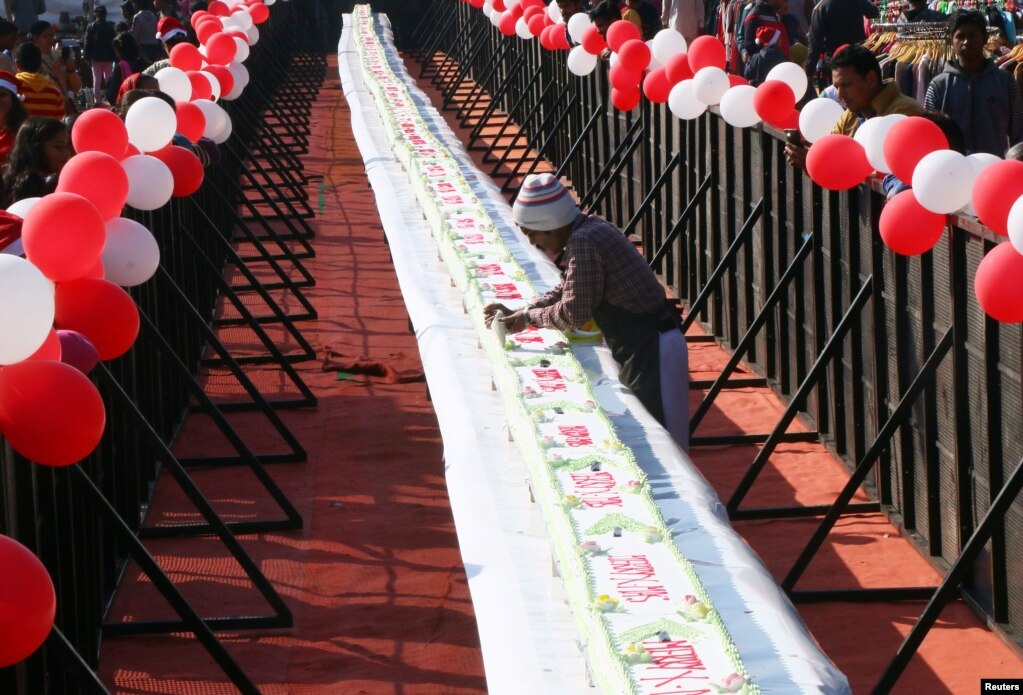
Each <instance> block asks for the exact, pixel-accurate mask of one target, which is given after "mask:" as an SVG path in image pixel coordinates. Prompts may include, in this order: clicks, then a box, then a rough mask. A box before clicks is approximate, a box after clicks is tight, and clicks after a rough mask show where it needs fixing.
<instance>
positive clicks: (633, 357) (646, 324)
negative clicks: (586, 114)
mask: <svg viewBox="0 0 1023 695" xmlns="http://www.w3.org/2000/svg"><path fill="white" fill-rule="evenodd" d="M512 217H513V219H514V220H515V223H516V224H517V225H518V226H519V228H520V229H521V230H522V233H523V234H525V235H526V237H527V238H528V239H529V242H530V243H531V244H533V245H534V246H536V247H537V248H539V249H540V250H541V251H544V252H545V253H546V254H548V255H549V256H550V257H551V258H554V259H555V261H554V262H555V263H556V264H557V266H558V268H560V269H561V273H562V280H561V282H560V283H558V285H557V286H556V287H554V288H553V289H552V290H550V291H549V292H547V293H546V294H544V295H543V296H541V297H538V298H537V299H536V300H535V301H533V302H532V303H531V304H529V305H527V306H525V307H523V308H521V309H519V310H517V311H512V310H511V309H508V308H507V307H505V306H504V305H503V304H490V305H488V306H486V307H485V308H484V310H483V312H484V315H485V316H486V324H487V326H490V325H491V324H492V323H493V321H494V318H495V316H496V314H497V312H498V311H500V312H501V313H502V315H503V316H502V317H501V319H500V320H501V321H502V322H503V323H504V326H505V328H506V330H507V331H508V332H509V333H518V332H519V331H522V330H525V329H526V328H527V327H529V326H537V327H540V328H556V329H558V330H562V331H570V330H573V329H575V328H578V327H579V326H582V325H583V324H585V323H586V322H587V321H589V320H591V319H592V320H594V321H596V323H597V325H598V326H600V329H601V331H603V333H604V339H605V340H606V341H607V345H608V347H609V348H610V349H611V355H612V356H613V357H614V358H615V361H617V362H618V364H619V365H620V366H621V372H620V379H621V382H622V383H623V384H624V385H625V386H627V387H629V389H631V390H632V392H633V393H634V394H636V397H637V398H639V400H640V402H642V403H643V405H644V406H645V407H646V409H647V410H648V411H650V414H651V415H653V416H654V417H655V418H657V420H658V422H660V423H661V424H662V425H664V426H665V428H666V429H667V430H668V432H669V433H670V434H671V436H672V438H674V440H675V441H676V442H677V443H678V444H679V446H681V447H682V448H683V449H687V448H688V442H689V402H688V401H689V366H688V353H687V349H686V342H685V338H684V337H683V335H682V331H681V330H680V323H679V316H678V311H677V309H676V308H675V307H674V306H673V305H672V304H671V303H670V302H669V301H668V300H667V299H666V297H665V293H664V288H663V287H662V286H661V284H660V283H659V282H658V281H657V277H656V276H655V275H654V273H653V271H652V270H651V269H650V266H648V265H647V263H646V261H645V260H644V258H643V256H642V255H641V254H639V253H638V252H637V251H636V249H635V248H634V247H633V246H632V244H631V243H630V242H629V240H628V239H627V238H626V237H625V235H624V234H622V232H621V231H619V230H618V229H617V228H615V227H614V225H612V224H610V223H609V222H607V221H606V220H603V219H601V218H599V217H596V216H593V215H584V214H582V213H581V212H580V211H579V207H578V205H576V203H575V201H574V200H573V199H572V196H571V195H569V192H568V190H567V189H566V188H565V187H564V186H563V185H562V184H561V182H560V181H558V179H556V178H554V177H553V176H551V175H550V174H539V175H537V176H531V177H529V178H527V179H526V182H525V184H524V185H523V187H522V190H521V191H520V192H519V195H518V198H516V200H515V204H514V206H512Z"/></svg>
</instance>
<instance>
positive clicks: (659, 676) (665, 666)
mask: <svg viewBox="0 0 1023 695" xmlns="http://www.w3.org/2000/svg"><path fill="white" fill-rule="evenodd" d="M643 648H644V649H646V651H647V654H649V655H650V659H651V663H650V664H649V665H648V666H646V667H645V668H644V669H643V673H642V675H641V676H640V679H639V680H640V682H642V683H651V684H652V685H651V687H652V688H653V690H651V694H652V695H669V694H670V695H710V693H712V692H713V691H712V690H710V689H709V688H704V687H701V685H702V684H699V683H693V682H692V681H705V682H706V681H708V680H709V679H710V677H709V676H708V675H707V667H706V666H704V665H703V662H702V661H701V660H700V657H699V655H698V654H697V653H696V648H695V647H694V646H693V645H692V643H691V642H689V641H688V640H684V639H683V640H677V641H674V642H644V643H643Z"/></svg>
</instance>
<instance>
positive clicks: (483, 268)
mask: <svg viewBox="0 0 1023 695" xmlns="http://www.w3.org/2000/svg"><path fill="white" fill-rule="evenodd" d="M476 272H478V273H479V274H480V275H503V274H504V269H503V268H501V266H500V265H499V264H497V263H480V264H479V265H478V266H476Z"/></svg>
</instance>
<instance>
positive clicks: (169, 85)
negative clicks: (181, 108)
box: [156, 66, 192, 101]
mask: <svg viewBox="0 0 1023 695" xmlns="http://www.w3.org/2000/svg"><path fill="white" fill-rule="evenodd" d="M156 81H157V82H159V83H160V91H161V92H163V93H164V94H166V95H167V96H169V97H170V98H171V99H173V100H174V101H191V100H192V82H191V81H190V80H189V79H188V75H186V74H185V71H184V70H181V69H179V68H176V67H173V66H168V67H165V68H162V69H161V70H160V71H159V72H157V73H156Z"/></svg>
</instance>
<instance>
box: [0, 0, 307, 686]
mask: <svg viewBox="0 0 1023 695" xmlns="http://www.w3.org/2000/svg"><path fill="white" fill-rule="evenodd" d="M307 4H308V3H304V2H301V3H278V5H277V6H275V7H274V8H273V10H272V12H271V19H270V21H269V22H267V23H266V24H263V25H261V26H260V41H259V43H258V44H256V45H255V46H254V47H253V48H252V54H251V56H250V59H249V60H248V61H246V67H247V68H248V69H249V74H250V78H251V81H250V83H249V86H248V87H247V88H246V90H245V91H244V92H243V94H242V96H241V97H240V98H239V99H238V100H236V101H234V102H229V103H228V106H227V110H228V112H229V114H230V115H231V118H232V123H233V134H232V137H231V139H230V140H229V141H228V142H226V143H224V144H223V145H222V146H221V147H220V151H221V155H222V157H221V161H220V162H218V163H215V164H213V165H211V166H210V167H208V168H207V169H206V174H205V180H204V183H203V186H202V188H201V189H200V190H199V191H198V192H197V193H196V194H195V195H193V196H190V197H189V198H186V199H174V200H172V201H171V203H170V204H169V205H167V206H165V207H164V208H162V209H160V210H159V211H156V212H154V213H133V214H132V216H133V217H135V218H136V219H137V220H138V221H140V222H141V223H143V224H144V225H146V226H147V227H148V228H149V229H151V230H152V231H153V233H154V235H155V237H156V238H157V240H158V242H159V243H160V247H161V264H160V269H159V271H158V272H157V275H156V276H155V277H154V278H153V279H152V280H151V281H149V282H148V283H146V284H145V285H143V286H141V287H138V288H134V289H132V291H131V293H132V295H133V297H134V298H135V299H136V301H137V303H138V306H139V312H140V317H141V330H140V333H139V338H138V340H137V342H136V344H135V346H134V347H133V348H132V350H131V351H129V352H128V354H126V355H125V356H123V357H121V358H119V359H117V360H114V361H112V362H108V363H104V364H101V365H99V366H98V367H97V369H96V370H95V371H94V373H93V378H94V379H95V381H96V383H97V385H98V387H99V389H100V392H101V394H102V395H103V399H104V403H105V405H106V409H107V423H106V431H105V433H104V436H103V439H102V441H101V443H100V445H99V447H98V448H97V450H96V451H95V452H94V453H93V454H92V455H91V456H89V457H88V459H86V460H85V461H83V462H82V463H80V464H78V465H76V466H71V467H68V468H61V469H53V468H47V467H44V466H38V465H36V464H33V463H31V462H29V461H26V460H24V459H23V458H21V457H20V456H18V455H16V454H15V453H14V452H13V451H12V450H11V449H10V447H7V446H5V447H4V448H3V450H2V451H0V533H3V534H5V535H9V536H12V537H13V538H15V539H17V540H19V541H20V542H21V543H23V544H24V545H26V546H28V547H29V548H30V549H31V550H33V551H34V552H35V553H36V554H37V555H38V556H39V557H40V559H41V560H42V561H43V563H44V564H45V565H46V567H47V569H48V570H49V572H50V574H51V576H52V578H53V581H54V585H55V587H56V590H57V606H58V609H57V620H56V627H55V629H54V631H53V633H52V634H51V636H50V638H49V639H48V640H47V642H46V643H45V645H44V646H43V647H42V648H41V649H40V650H38V651H37V652H36V653H35V654H34V655H33V656H32V657H30V658H29V659H27V660H26V661H24V662H22V663H21V664H18V665H16V666H13V667H10V668H6V669H0V692H3V693H5V694H6V693H11V694H12V695H42V694H44V693H47V694H48V693H105V692H107V691H106V689H105V687H104V686H103V684H102V683H100V681H99V679H98V678H97V677H96V674H95V668H96V666H97V662H98V657H99V651H100V642H101V639H102V638H103V636H104V635H106V636H116V635H124V634H155V633H165V632H192V633H194V634H195V635H196V637H197V639H198V640H199V642H200V643H201V644H202V645H203V646H204V648H205V649H206V650H207V651H208V653H209V654H210V655H211V656H212V657H213V659H214V660H215V661H216V662H217V663H218V664H219V665H220V667H221V668H222V669H223V671H224V672H225V674H226V675H227V677H228V678H229V680H230V681H231V682H232V683H233V684H234V685H235V687H237V688H238V690H239V691H241V692H245V693H257V692H258V690H257V688H256V686H255V685H254V684H253V683H252V682H251V681H250V680H249V678H248V676H247V675H246V674H245V673H244V671H243V670H242V669H241V668H240V667H239V666H238V664H237V663H236V662H235V661H234V659H233V658H232V657H231V655H230V653H229V652H228V651H227V650H226V649H225V648H224V646H223V645H222V644H221V643H220V641H219V639H218V638H217V637H216V635H215V632H216V631H219V630H232V631H237V630H246V629H268V628H281V627H289V626H290V625H291V613H290V610H289V609H288V607H287V606H286V605H285V603H284V601H283V600H282V599H281V597H280V595H279V594H278V593H277V592H276V590H275V589H274V588H273V586H272V585H271V584H270V583H269V581H268V580H267V578H266V577H265V576H264V575H263V574H262V572H261V570H260V569H259V568H258V566H257V565H256V563H255V562H253V560H252V559H251V558H250V557H249V556H248V554H247V553H246V551H245V549H244V547H243V546H242V544H241V543H239V541H238V539H237V538H236V537H235V535H234V534H235V533H256V532H264V531H269V530H288V529H298V528H301V525H302V518H301V516H300V515H299V513H298V511H297V510H296V509H295V508H294V506H293V505H292V504H291V502H290V501H289V500H288V499H287V497H286V496H285V495H284V494H283V492H282V491H281V489H280V488H279V487H278V486H277V485H276V483H275V482H274V480H273V477H272V475H271V472H270V471H268V469H266V468H265V467H264V464H267V463H277V462H301V461H303V460H305V451H304V450H303V449H302V447H301V444H300V443H299V442H298V440H297V439H296V438H295V437H294V436H293V435H292V433H291V432H290V431H289V429H288V428H287V426H286V425H285V424H284V422H283V421H282V420H281V419H280V417H279V415H278V414H277V412H276V408H280V407H295V406H312V405H315V403H316V399H315V397H314V396H313V394H312V393H311V391H310V390H309V389H308V387H306V385H305V384H304V383H303V381H302V379H301V377H300V376H299V375H298V373H297V372H296V371H295V370H294V368H293V366H292V364H293V363H294V362H297V361H301V360H305V359H312V358H313V357H315V355H314V353H313V351H312V348H311V347H310V346H309V344H308V342H306V341H305V339H304V338H303V337H302V335H301V332H300V331H298V330H297V329H296V327H295V324H296V322H298V321H302V320H304V319H309V318H314V317H315V311H314V310H313V309H312V306H311V305H310V304H309V302H308V300H307V299H306V298H305V297H304V296H303V294H302V289H303V288H305V287H309V286H311V285H312V284H313V281H312V277H311V276H310V275H309V273H308V271H307V270H306V269H305V268H304V267H303V266H302V260H303V259H306V258H310V257H312V255H313V250H312V248H311V246H310V245H309V242H308V239H309V238H311V237H312V229H311V227H310V226H309V223H308V221H307V220H308V218H310V217H312V216H313V210H312V208H311V206H310V205H309V201H308V194H307V188H306V186H307V184H308V183H309V182H308V180H307V178H306V177H305V175H304V173H303V172H302V169H301V167H300V166H298V164H297V163H298V160H297V157H298V155H300V154H302V153H303V152H304V151H306V150H305V149H304V148H307V146H308V135H309V128H308V126H309V118H308V116H309V110H310V108H311V101H312V99H313V98H315V95H316V94H317V92H318V89H319V87H320V85H321V84H322V81H323V78H324V76H325V74H326V63H325V60H324V58H323V54H322V51H321V50H320V49H321V47H320V45H319V41H318V40H317V39H316V37H315V34H311V33H310V32H308V31H306V30H305V29H304V28H303V27H305V28H308V25H307V22H306V21H305V20H304V19H303V18H304V14H303V9H306V5H307ZM311 37H312V38H311ZM310 41H313V42H314V43H315V45H309V42H310ZM271 221H272V222H274V223H276V224H271V223H270V222H271ZM238 249H245V251H243V253H250V254H251V255H248V256H242V255H239V251H238ZM229 269H232V270H235V271H237V275H238V276H240V277H241V278H242V279H243V280H244V282H242V283H241V284H231V283H230V282H229V281H228V280H226V279H225V271H227V270H229ZM257 269H258V270H259V271H260V273H259V275H260V277H264V278H265V277H266V276H267V275H268V273H267V272H266V270H267V269H269V270H270V271H271V273H272V274H273V277H275V278H276V279H274V280H265V281H263V282H260V281H257V279H256V275H257V273H256V272H255V270H257ZM282 291H286V292H288V293H289V297H294V298H295V299H296V300H297V301H296V302H291V301H288V302H280V301H279V300H278V299H275V297H276V296H277V295H279V293H280V292H282ZM243 295H258V297H259V298H260V299H261V300H262V302H263V306H264V307H265V308H266V313H263V314H260V313H259V311H258V310H256V309H252V308H251V307H252V306H253V304H254V303H253V302H251V301H243V300H242V299H241V297H242V296H243ZM221 298H222V299H223V300H224V301H225V303H226V304H228V305H230V306H232V307H233V310H234V314H233V315H231V316H229V317H226V318H221V319H217V318H216V307H217V303H218V299H221ZM282 305H287V306H289V307H290V306H297V307H298V311H299V313H288V311H287V310H285V309H284V308H283V306H282ZM292 311H294V310H292ZM268 324H279V325H280V326H282V327H283V328H284V329H285V330H286V331H287V332H288V334H289V336H290V337H292V338H293V339H294V343H295V344H297V345H298V346H299V348H300V352H298V353H294V354H283V353H282V352H281V350H280V349H279V348H278V346H277V345H276V344H275V341H274V340H273V339H271V338H270V337H269V336H268V335H267V333H266V332H265V330H264V328H263V327H264V326H267V325H268ZM220 325H232V326H245V327H247V328H248V329H249V330H251V331H252V332H253V334H254V335H255V336H256V337H257V339H258V341H257V342H258V343H259V344H261V345H262V346H263V348H265V352H264V354H257V355H253V354H251V350H248V349H247V352H246V353H245V354H244V355H233V354H232V353H231V351H230V350H229V349H228V348H227V347H226V346H225V345H224V344H223V343H222V342H221V341H220V340H219V338H218V336H217V333H216V331H215V328H216V327H217V326H220ZM251 363H260V364H272V365H274V366H276V367H277V368H279V369H280V370H281V371H282V374H283V375H284V376H285V377H287V378H288V379H289V380H290V382H291V384H292V385H293V386H294V390H295V391H297V392H298V394H299V397H297V398H291V399H287V400H284V401H280V400H279V401H276V402H272V401H271V398H270V396H268V395H266V394H263V393H261V392H260V391H259V390H258V389H257V388H256V387H255V385H253V384H252V382H251V381H249V380H248V377H247V376H246V375H245V371H244V368H243V367H242V365H244V364H251ZM204 366H205V367H207V368H215V369H223V370H225V372H227V373H229V374H231V375H232V376H233V377H234V378H235V379H237V381H238V383H239V384H240V386H241V387H242V390H243V391H244V392H245V394H246V395H247V396H248V399H247V400H245V401H243V402H238V403H234V402H221V401H219V400H216V399H213V398H211V397H210V396H209V395H207V394H206V393H205V392H204V390H203V387H202V385H201V382H200V380H199V374H200V369H201V368H202V367H204ZM190 410H199V411H201V412H203V413H204V414H205V415H206V416H208V417H209V418H210V419H211V420H212V421H213V422H214V424H215V425H216V426H217V428H218V429H219V431H220V432H221V433H222V434H223V436H224V438H225V439H226V440H227V442H228V443H229V445H230V446H231V447H232V449H233V450H234V451H235V452H236V455H235V456H219V457H216V458H201V459H190V460H186V459H179V458H177V457H175V456H174V454H173V453H172V452H171V450H170V447H171V443H172V442H173V441H174V438H175V436H176V435H177V432H178V429H179V428H180V426H181V424H182V423H183V421H184V418H185V416H186V415H187V413H188V412H190ZM231 410H254V411H258V412H260V413H262V415H263V416H264V417H265V418H266V419H267V421H268V423H269V424H270V426H271V427H272V428H273V429H274V430H276V432H277V434H278V435H279V436H280V439H281V441H282V442H283V443H284V445H285V450H284V451H280V452H259V451H254V450H253V449H252V448H251V447H250V446H249V444H248V443H247V442H246V441H245V439H244V437H242V436H241V435H240V434H239V433H238V432H236V431H235V430H234V429H233V427H232V425H231V422H230V420H229V419H228V418H227V417H225V413H226V412H229V411H231ZM190 465H203V466H213V465H242V466H246V467H248V468H249V469H250V471H251V472H252V474H254V475H255V476H256V478H257V479H258V480H259V481H260V482H261V483H262V485H263V488H264V490H265V491H266V493H267V496H268V497H269V498H270V499H272V500H273V501H274V503H276V505H277V506H278V507H279V508H280V510H281V513H280V516H279V517H278V518H273V519H253V520H247V521H244V522H228V521H225V520H223V519H221V517H220V516H219V515H218V514H217V512H216V511H215V510H214V508H213V506H212V505H211V504H210V502H209V501H208V500H207V499H206V498H205V497H204V496H203V494H202V490H201V489H200V488H199V486H197V485H196V484H195V482H194V481H193V480H192V478H191V477H190V475H189V474H188V472H187V468H188V466H190ZM161 471H164V472H166V473H167V474H168V475H169V476H170V477H171V478H173V479H174V481H175V482H176V484H177V485H179V486H180V487H181V489H182V490H183V491H184V493H185V496H186V498H187V499H188V500H189V501H190V502H191V503H192V504H193V506H194V507H195V509H196V515H195V517H196V518H197V519H198V521H196V522H195V523H190V524H166V523H162V524H160V525H153V524H151V523H149V524H147V519H146V515H147V512H148V509H149V501H150V497H151V495H152V491H153V486H154V484H155V481H156V477H157V476H158V475H159V474H160V472H161ZM197 534H203V535H207V536H214V537H216V538H218V539H219V541H220V542H221V543H223V545H224V547H225V549H226V550H228V552H230V553H231V555H232V556H233V557H234V559H235V560H236V561H237V562H238V563H239V564H240V566H241V567H242V568H243V570H244V571H245V573H246V574H247V576H248V578H249V580H250V581H251V583H252V586H253V587H254V588H255V590H256V591H257V592H258V594H259V595H260V596H261V597H262V598H263V599H264V600H265V602H266V605H267V608H266V610H265V614H263V615H249V616H238V617H230V616H225V617H221V616H217V617H214V616H202V615H199V614H197V613H196V611H195V610H194V609H193V608H192V606H191V605H189V603H188V602H187V600H185V598H184V597H183V596H182V595H181V593H180V592H179V591H178V589H177V587H176V586H175V585H174V583H173V581H171V580H170V578H169V577H168V576H167V575H166V574H165V573H164V572H163V570H162V569H161V568H160V567H159V565H158V564H157V563H156V562H155V561H154V560H153V558H152V557H151V555H150V554H149V552H148V551H147V550H146V547H145V539H146V538H152V537H168V536H188V535H197ZM129 559H130V560H132V561H134V562H135V563H136V564H137V565H138V567H139V569H140V570H141V571H142V572H144V573H145V574H146V575H147V576H148V577H149V579H150V580H151V581H152V583H153V585H154V586H155V587H156V588H157V589H158V590H159V592H160V594H161V595H162V596H163V598H164V599H165V600H166V601H167V602H168V604H169V605H170V606H171V608H172V609H173V612H174V614H175V615H176V616H177V617H176V619H173V620H157V621H146V620H143V621H138V622H128V623H115V622H111V621H110V619H109V618H108V616H107V611H108V610H109V608H110V605H111V602H112V599H113V596H114V593H115V591H116V589H117V585H118V582H119V581H120V579H121V576H122V573H123V572H124V569H125V567H126V563H127V561H128V560H129ZM0 571H3V569H2V568H0Z"/></svg>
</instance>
